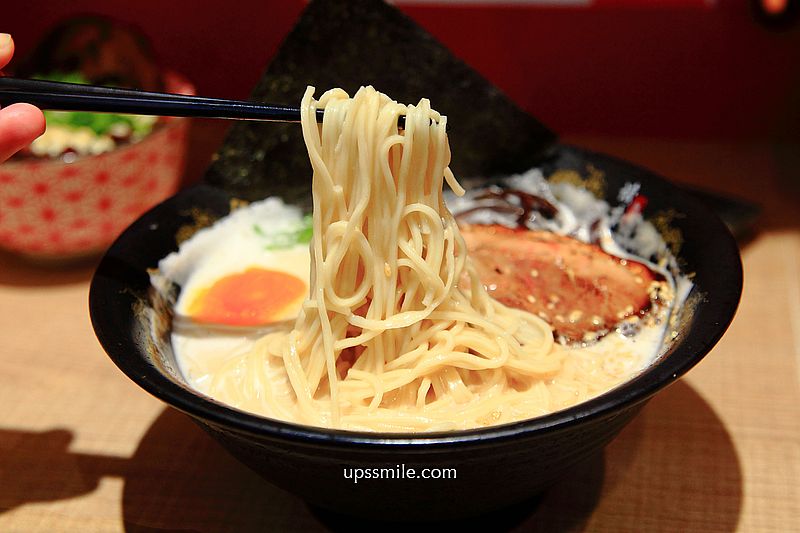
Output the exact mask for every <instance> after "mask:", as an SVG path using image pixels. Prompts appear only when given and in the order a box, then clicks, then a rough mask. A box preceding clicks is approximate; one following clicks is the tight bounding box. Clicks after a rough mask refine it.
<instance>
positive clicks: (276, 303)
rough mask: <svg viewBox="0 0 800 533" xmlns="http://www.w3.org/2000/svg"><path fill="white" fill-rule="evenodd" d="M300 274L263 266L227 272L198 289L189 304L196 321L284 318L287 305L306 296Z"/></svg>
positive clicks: (244, 322) (236, 323)
mask: <svg viewBox="0 0 800 533" xmlns="http://www.w3.org/2000/svg"><path fill="white" fill-rule="evenodd" d="M305 292H306V284H305V283H304V282H303V280H301V279H300V278H298V277H296V276H292V275H291V274H287V273H285V272H279V271H277V270H267V269H265V268H249V269H247V270H245V271H244V272H239V273H237V274H230V275H228V276H225V277H222V278H220V279H218V280H217V281H215V282H214V284H213V285H211V287H208V288H207V289H203V290H201V291H200V292H199V293H198V294H197V296H196V297H195V298H194V300H193V301H192V302H191V303H190V305H189V314H190V315H191V316H192V317H193V318H194V319H195V320H197V321H198V322H212V323H216V324H229V325H232V326H255V325H259V324H266V323H269V322H274V321H275V320H279V319H282V318H284V317H283V316H281V315H283V314H284V313H285V312H286V310H287V308H288V307H289V306H291V305H292V304H296V303H299V302H298V300H300V299H301V298H303V297H304V296H305Z"/></svg>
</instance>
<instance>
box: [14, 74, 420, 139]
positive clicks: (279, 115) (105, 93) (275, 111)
mask: <svg viewBox="0 0 800 533" xmlns="http://www.w3.org/2000/svg"><path fill="white" fill-rule="evenodd" d="M14 103H28V104H33V105H35V106H36V107H38V108H40V109H46V110H53V111H91V112H95V113H130V114H135V115H155V116H167V117H199V118H219V119H233V120H259V121H269V122H300V108H299V107H295V106H284V105H274V104H259V103H256V102H247V101H244V100H227V99H223V98H206V97H202V96H190V95H185V94H171V93H158V92H149V91H139V90H135V89H119V88H116V87H102V86H99V85H82V84H78V83H64V82H57V81H45V80H29V79H21V78H10V77H0V105H2V106H6V105H10V104H14ZM323 113H324V110H322V109H318V110H317V121H318V122H322V116H323ZM398 126H399V127H401V128H402V127H404V126H405V117H403V116H401V117H399V119H398Z"/></svg>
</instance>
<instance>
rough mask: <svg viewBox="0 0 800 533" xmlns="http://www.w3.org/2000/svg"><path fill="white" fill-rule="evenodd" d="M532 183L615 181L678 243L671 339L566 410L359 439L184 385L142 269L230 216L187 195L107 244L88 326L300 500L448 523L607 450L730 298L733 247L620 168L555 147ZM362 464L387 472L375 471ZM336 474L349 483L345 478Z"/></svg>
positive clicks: (719, 320)
mask: <svg viewBox="0 0 800 533" xmlns="http://www.w3.org/2000/svg"><path fill="white" fill-rule="evenodd" d="M542 170H543V172H544V174H545V175H546V176H547V175H551V174H553V173H554V172H556V171H560V172H563V171H566V172H572V173H573V174H575V175H578V174H581V175H584V176H585V175H587V174H592V175H594V176H598V175H602V176H603V178H602V179H603V181H604V182H605V195H606V197H607V198H608V199H610V200H614V199H615V197H616V193H617V191H618V190H619V188H620V187H622V186H623V185H624V184H625V183H626V182H639V183H640V184H641V192H642V193H644V194H645V195H646V196H647V197H648V198H649V200H650V201H649V204H648V207H647V211H646V212H645V214H646V215H647V214H652V213H656V212H659V211H667V210H672V211H671V212H672V213H674V214H676V216H674V217H673V219H672V222H671V226H672V227H673V228H674V229H677V230H678V231H679V232H680V233H681V235H682V236H683V239H682V240H683V242H682V244H681V247H680V251H679V252H678V258H679V260H680V262H681V264H682V266H683V269H684V271H685V272H692V273H694V278H693V281H694V283H695V288H694V289H693V293H692V295H691V296H690V299H689V304H687V305H686V306H685V310H684V312H683V316H682V321H681V327H680V334H679V336H678V338H677V339H676V340H675V341H674V342H673V343H672V344H671V346H670V348H669V350H668V351H667V353H666V354H665V355H664V356H662V357H661V358H660V359H659V360H658V361H657V362H656V363H655V364H654V365H652V366H651V367H650V368H648V369H647V370H645V371H644V372H643V373H641V374H640V375H638V376H637V377H636V378H634V379H633V380H631V381H629V382H627V383H625V384H623V385H621V386H620V387H618V388H616V389H614V390H612V391H610V392H608V393H606V394H603V395H601V396H599V397H597V398H595V399H592V400H590V401H588V402H585V403H582V404H580V405H577V406H575V407H572V408H569V409H566V410H564V411H560V412H557V413H553V414H551V415H547V416H543V417H539V418H534V419H531V420H526V421H522V422H518V423H514V424H509V425H504V426H498V427H490V428H485V429H476V430H471V431H459V432H452V433H436V434H416V435H415V434H409V435H396V434H370V433H354V432H345V431H334V430H325V429H320V428H314V427H307V426H300V425H295V424H290V423H286V422H280V421H275V420H270V419H266V418H263V417H260V416H256V415H251V414H248V413H244V412H241V411H238V410H236V409H232V408H230V407H227V406H225V405H223V404H221V403H218V402H216V401H214V400H211V399H209V398H206V397H204V396H203V395H201V394H199V393H197V392H195V391H193V390H192V389H190V388H189V387H188V386H187V385H186V384H185V382H184V381H183V379H182V377H181V376H180V375H179V373H178V372H177V370H176V369H177V365H176V362H175V358H174V355H173V353H172V350H171V347H170V344H169V336H168V333H169V313H168V311H166V310H164V309H163V308H162V307H161V306H160V305H159V304H158V302H156V301H155V300H154V299H153V297H152V294H151V291H150V279H149V275H148V272H147V269H149V268H154V267H155V266H156V265H157V263H158V261H159V260H160V259H161V258H162V257H164V256H165V255H167V254H168V253H169V252H171V251H174V250H176V249H177V244H176V235H178V234H179V233H180V232H182V231H186V228H187V227H192V226H196V225H197V224H198V221H199V220H202V219H206V218H209V217H210V218H218V217H221V216H224V215H225V214H227V213H228V212H229V211H230V208H231V200H232V198H231V197H230V196H229V195H228V194H227V193H225V192H224V191H222V190H220V189H216V188H213V187H208V186H198V187H195V188H192V189H188V190H186V191H184V192H181V193H180V194H178V195H176V196H174V197H173V198H171V199H169V200H167V201H166V202H164V203H163V204H161V205H159V206H157V207H155V208H153V209H152V210H151V211H149V212H148V213H146V214H145V215H143V216H142V217H141V218H140V219H139V220H137V221H136V222H135V223H134V224H133V225H131V226H130V227H129V228H128V229H127V230H126V231H125V232H124V233H123V234H122V235H121V236H120V237H119V238H118V239H117V241H116V242H115V243H114V244H113V245H112V246H111V248H110V249H109V251H108V253H107V254H106V255H105V257H104V258H103V260H102V262H101V263H100V265H99V267H98V269H97V272H96V274H95V276H94V279H93V280H92V285H91V291H90V296H89V305H90V313H91V318H92V324H93V326H94V329H95V332H96V334H97V337H98V339H99V340H100V342H101V344H102V345H103V347H104V348H105V350H106V352H108V354H109V355H110V357H111V358H112V359H113V361H114V362H115V363H116V364H117V366H118V367H119V368H120V369H121V370H122V371H123V372H125V374H127V375H128V376H129V377H130V378H131V379H132V380H133V381H135V382H136V383H137V384H139V385H140V386H141V387H142V388H144V389H145V390H146V391H148V392H150V393H151V394H153V395H154V396H156V397H158V398H160V399H161V400H163V401H164V402H166V403H168V404H169V405H171V406H173V407H175V408H176V409H179V410H181V411H183V412H184V413H187V414H188V415H189V416H191V417H192V418H193V419H194V420H195V421H196V422H198V423H199V424H200V425H201V426H202V427H203V428H204V429H205V430H206V431H207V432H208V433H209V434H211V435H212V436H213V437H214V438H215V439H217V440H218V441H219V442H220V443H222V445H223V446H224V447H225V448H226V449H227V450H228V451H229V452H230V453H232V454H233V455H234V456H236V457H237V458H239V459H240V460H241V461H242V462H243V463H245V464H246V465H248V466H250V467H251V468H253V469H254V470H256V471H257V472H259V473H261V474H262V475H263V476H264V477H265V478H266V479H268V480H269V481H271V482H272V483H274V484H276V485H278V486H280V487H282V488H284V489H286V490H288V491H290V492H293V493H295V494H297V495H299V496H300V497H302V498H304V499H305V500H307V501H308V502H310V503H312V504H314V505H317V506H320V507H323V508H327V509H331V510H334V511H336V512H338V513H343V514H353V515H358V516H361V517H365V518H379V519H388V520H429V519H453V518H463V517H466V516H470V515H477V514H480V513H484V512H487V511H489V510H492V509H497V508H500V507H503V506H507V505H511V504H514V503H517V502H520V501H522V500H525V499H527V498H529V497H531V496H532V495H534V494H536V493H537V492H539V491H541V490H543V489H544V488H546V487H547V486H548V485H550V484H552V483H553V482H554V481H556V480H557V479H558V478H559V477H560V476H561V475H562V474H563V473H564V472H565V471H566V470H567V469H569V468H570V467H571V466H573V465H575V464H576V463H578V462H579V461H581V460H582V459H585V458H586V457H588V456H589V455H591V454H592V453H594V452H596V451H598V450H599V449H600V448H602V447H603V446H604V445H605V444H607V443H608V442H609V441H610V440H611V439H612V438H613V437H614V436H615V435H616V434H617V433H618V432H619V431H620V430H621V429H622V427H623V426H624V425H625V424H626V423H627V422H628V421H630V419H631V418H632V417H633V416H634V415H635V414H636V413H637V412H638V410H639V409H640V408H641V407H642V405H643V404H644V403H645V402H646V401H647V400H648V399H649V398H650V397H651V396H652V395H653V394H655V393H656V392H658V391H659V390H660V389H662V388H664V387H666V386H667V385H669V384H670V383H672V382H673V381H675V380H676V379H678V378H679V377H680V376H681V375H682V374H684V373H685V372H686V371H687V370H689V369H690V368H691V367H692V366H694V365H695V364H696V363H697V362H698V361H700V359H702V358H703V356H705V354H707V353H708V352H709V351H710V350H711V348H712V347H713V346H714V345H715V343H716V342H717V341H718V340H719V338H720V337H721V336H722V334H723V333H724V331H725V329H726V328H727V326H728V324H729V323H730V321H731V320H732V318H733V315H734V313H735V310H736V307H737V304H738V301H739V297H740V294H741V289H742V270H741V262H740V258H739V252H738V248H737V245H736V243H735V241H734V239H733V238H732V237H731V235H730V233H729V232H728V230H727V229H726V228H725V226H724V225H723V224H722V223H721V222H720V221H719V220H718V219H717V218H716V216H715V215H713V214H712V213H711V212H710V211H709V210H708V209H707V208H706V207H704V206H703V205H702V204H700V203H699V202H698V201H696V200H694V199H693V198H691V197H690V196H688V195H686V194H684V193H683V192H681V191H680V190H679V189H678V188H677V187H675V186H673V185H670V184H669V183H668V182H666V181H664V180H663V179H661V178H659V177H658V176H655V175H653V174H652V173H650V172H648V171H646V170H644V169H640V168H638V167H634V166H632V165H630V164H628V163H625V162H622V161H619V160H616V159H613V158H610V157H607V156H603V155H599V154H595V153H590V152H586V151H583V150H580V149H577V148H572V147H564V146H561V147H558V149H557V152H556V156H555V157H554V158H553V159H552V160H550V161H549V162H547V163H546V164H545V165H543V167H542ZM354 468H359V469H362V473H363V472H367V471H369V472H370V475H372V474H376V473H379V474H380V475H388V474H389V471H390V470H391V471H393V472H394V475H395V476H397V475H398V473H399V472H401V471H402V470H403V469H405V472H408V469H411V468H413V469H414V470H415V471H416V473H417V474H421V473H422V471H423V469H426V468H430V469H455V476H456V477H455V479H453V478H452V473H448V474H443V475H446V476H448V477H449V478H448V479H408V478H406V479H391V478H390V479H385V478H384V479H379V480H376V479H361V480H360V481H358V482H357V483H356V482H355V480H354V479H353V477H354V475H355V474H354V471H353V470H349V469H354ZM374 469H388V470H384V471H383V472H377V471H375V470H374ZM348 472H349V476H348V475H347V474H348Z"/></svg>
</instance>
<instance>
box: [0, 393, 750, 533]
mask: <svg viewBox="0 0 800 533" xmlns="http://www.w3.org/2000/svg"><path fill="white" fill-rule="evenodd" d="M71 439H72V434H71V433H70V432H68V431H66V430H52V431H46V432H38V433H37V432H26V431H16V430H7V429H2V430H0V472H2V473H3V476H2V477H3V479H12V480H14V483H4V484H2V487H0V513H2V512H4V511H8V510H10V509H14V508H16V507H18V506H20V505H23V504H26V503H33V502H43V501H53V500H59V499H65V498H71V497H74V496H78V495H81V494H86V493H89V492H92V491H93V490H95V488H96V487H97V485H98V482H99V480H100V478H102V477H103V476H119V477H122V478H123V479H124V482H125V485H124V491H123V498H122V515H123V519H124V522H125V526H126V529H127V530H128V531H153V530H184V531H187V530H188V531H200V532H205V531H250V530H265V529H266V530H276V531H285V530H302V531H353V530H360V529H372V528H375V527H378V528H380V529H381V530H383V531H392V530H394V528H392V527H387V526H386V525H385V524H375V523H365V522H358V521H353V520H352V519H349V518H345V517H341V516H336V515H333V514H331V513H328V512H323V511H316V510H310V509H309V508H308V507H307V506H306V505H305V504H304V503H303V502H302V501H300V500H298V499H297V498H295V497H294V496H292V495H290V494H288V493H286V492H284V491H282V490H280V489H277V488H275V487H273V486H271V485H269V484H268V483H266V482H264V481H263V480H262V479H261V478H259V477H258V476H257V475H256V474H254V473H253V472H251V471H250V470H249V469H247V468H246V467H244V466H242V465H241V464H240V463H238V462H237V461H236V460H235V459H233V458H232V457H230V456H229V455H228V454H227V452H225V451H224V450H223V449H222V448H221V447H220V446H219V445H217V444H216V442H214V441H213V440H211V439H210V438H209V437H208V436H207V435H206V434H205V433H204V432H203V431H202V430H200V429H199V428H198V427H197V426H196V425H194V424H193V423H192V422H191V421H190V420H189V419H188V418H187V417H186V416H184V415H182V414H180V413H178V412H176V411H174V410H172V409H165V410H164V412H163V413H162V414H161V415H160V416H159V417H158V419H157V420H156V421H155V422H154V423H153V424H152V426H151V427H150V429H149V430H148V432H147V433H146V434H145V436H144V437H143V438H142V441H141V443H140V445H139V447H138V449H137V450H136V452H135V454H134V456H133V457H132V458H130V459H124V458H116V457H103V456H98V455H88V454H79V453H74V452H71V451H69V442H70V441H71ZM44 480H47V481H44ZM475 490H482V489H481V487H476V489H475ZM741 503H742V473H741V469H740V466H739V461H738V458H737V455H736V450H735V448H734V445H733V442H732V441H731V438H730V436H729V435H728V432H727V431H726V429H725V427H724V425H723V423H722V421H721V420H720V419H719V418H718V417H717V416H716V414H715V413H714V411H713V410H712V409H711V407H710V406H709V405H708V404H707V403H706V402H705V401H704V400H703V398H702V397H701V396H700V395H699V394H698V393H697V392H695V391H694V390H693V389H692V388H691V387H690V386H689V385H688V384H687V383H685V382H683V381H681V382H678V383H676V384H675V385H673V386H671V387H670V388H668V389H667V390H666V391H664V392H662V393H661V394H659V395H658V396H657V397H656V398H654V399H653V400H652V401H651V402H650V403H649V404H648V405H647V406H646V407H645V408H644V409H643V410H642V412H641V414H640V415H639V416H638V417H637V418H636V419H634V421H633V422H632V423H631V424H630V425H629V426H628V427H627V428H626V429H625V430H624V431H623V432H622V433H621V434H620V436H619V437H618V438H617V439H616V440H615V441H614V442H613V443H611V444H610V445H609V446H608V447H607V448H606V450H605V452H604V453H603V454H598V455H597V456H595V457H593V458H591V459H590V460H588V461H586V462H585V463H583V464H581V465H580V466H578V467H576V468H575V469H574V470H573V471H572V472H571V473H570V474H569V475H568V476H566V477H565V478H564V479H563V480H562V481H561V482H559V483H558V484H557V485H555V486H553V487H552V488H551V489H550V490H549V491H548V492H546V493H545V494H543V495H541V496H540V497H538V498H536V499H534V500H531V501H529V502H525V503H523V504H519V505H517V506H514V507H512V508H509V509H506V510H504V511H502V512H499V513H495V514H493V515H489V516H486V517H482V518H478V519H472V520H470V521H469V522H468V525H469V526H471V528H470V529H474V528H475V527H479V528H484V529H491V530H493V531H588V530H653V529H666V530H681V531H705V530H708V529H713V530H715V531H734V530H735V529H736V526H737V523H738V520H739V512H740V507H741ZM449 525H450V524H449ZM452 526H454V527H457V526H458V524H452ZM441 527H442V526H441V525H439V526H438V528H437V529H441ZM399 529H402V530H404V531H405V530H407V529H408V526H405V527H403V528H398V530H399ZM414 529H415V530H421V531H425V530H426V528H425V527H418V526H416V525H415V526H414Z"/></svg>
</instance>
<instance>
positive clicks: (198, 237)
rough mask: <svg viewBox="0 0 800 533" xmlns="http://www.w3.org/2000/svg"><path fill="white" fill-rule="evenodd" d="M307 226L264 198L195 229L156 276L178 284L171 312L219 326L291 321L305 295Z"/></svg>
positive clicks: (278, 203)
mask: <svg viewBox="0 0 800 533" xmlns="http://www.w3.org/2000/svg"><path fill="white" fill-rule="evenodd" d="M310 224H311V222H310V219H309V218H308V217H303V216H302V213H301V212H300V210H299V209H298V208H296V207H293V206H287V205H285V204H284V203H283V202H281V201H280V200H278V199H276V198H270V199H267V200H264V201H262V202H256V203H254V204H251V205H250V206H248V207H247V208H246V209H239V210H236V211H234V212H233V213H231V215H230V216H228V217H225V218H224V219H222V220H220V221H219V222H217V223H216V224H214V225H213V226H211V227H210V228H206V229H203V230H200V231H198V232H197V233H196V234H195V235H194V236H193V237H192V238H191V239H189V240H187V241H186V242H184V243H183V244H182V245H181V246H180V249H179V250H178V251H177V252H175V253H172V254H170V255H169V256H167V257H165V258H164V259H163V260H162V261H161V262H160V263H159V274H158V275H159V276H162V277H163V278H166V279H168V280H170V281H172V282H173V283H176V284H178V285H179V286H180V287H181V291H180V296H179V298H178V301H177V302H176V307H175V311H176V313H177V314H178V315H180V316H182V317H185V318H189V319H191V320H192V321H193V322H195V323H198V324H209V325H224V326H261V325H266V324H270V323H273V322H278V321H284V320H291V319H293V318H294V317H296V316H297V314H298V312H299V311H300V307H301V305H302V303H303V301H304V300H305V298H306V297H307V296H308V290H309V285H308V277H309V271H310V258H309V251H308V242H309V240H310V237H311V226H310Z"/></svg>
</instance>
